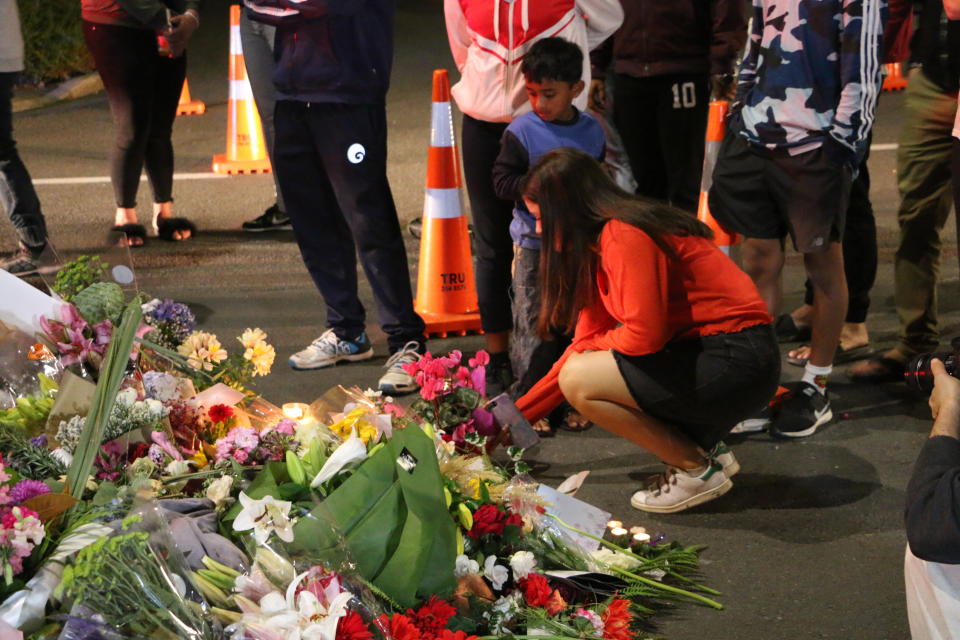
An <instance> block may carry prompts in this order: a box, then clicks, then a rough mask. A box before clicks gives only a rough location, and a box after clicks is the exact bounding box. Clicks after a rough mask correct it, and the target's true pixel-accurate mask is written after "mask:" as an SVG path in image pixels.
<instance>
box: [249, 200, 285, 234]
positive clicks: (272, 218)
mask: <svg viewBox="0 0 960 640" xmlns="http://www.w3.org/2000/svg"><path fill="white" fill-rule="evenodd" d="M291 229H293V225H292V224H290V216H288V215H287V214H286V213H284V212H283V211H281V210H280V207H278V206H277V205H276V204H275V203H274V204H272V205H270V206H269V207H267V210H266V211H264V212H263V215H261V216H260V217H258V218H254V219H253V220H247V221H246V222H244V223H243V230H244V231H252V232H254V233H257V232H260V231H290V230H291Z"/></svg>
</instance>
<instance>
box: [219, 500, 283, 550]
mask: <svg viewBox="0 0 960 640" xmlns="http://www.w3.org/2000/svg"><path fill="white" fill-rule="evenodd" d="M240 504H241V505H243V510H242V511H241V512H240V513H239V515H237V518H236V520H234V521H233V530H234V531H248V530H250V529H253V537H254V539H255V540H256V541H257V542H259V543H260V544H263V543H264V542H266V541H267V538H269V537H270V534H271V533H276V534H277V537H279V538H280V539H281V540H283V541H284V542H293V521H292V520H291V519H290V515H289V514H290V507H291V503H289V502H287V501H286V500H277V499H276V498H274V497H273V496H265V497H264V498H263V499H261V500H254V499H253V498H251V497H250V496H248V495H247V494H245V493H244V492H243V491H241V492H240Z"/></svg>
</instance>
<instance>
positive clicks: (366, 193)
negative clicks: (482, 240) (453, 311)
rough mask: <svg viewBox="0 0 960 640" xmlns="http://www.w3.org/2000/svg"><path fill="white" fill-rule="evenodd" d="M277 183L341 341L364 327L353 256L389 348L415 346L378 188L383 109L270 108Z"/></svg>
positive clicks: (392, 215) (386, 201)
mask: <svg viewBox="0 0 960 640" xmlns="http://www.w3.org/2000/svg"><path fill="white" fill-rule="evenodd" d="M273 122H274V128H275V132H276V133H275V135H276V149H275V154H276V162H277V178H278V179H279V182H280V189H281V190H282V191H283V199H284V201H285V202H286V205H287V214H288V215H289V216H290V221H291V222H292V223H293V231H294V234H295V235H296V237H297V244H299V245H300V253H301V254H302V255H303V261H304V263H305V264H306V266H307V270H308V271H309V272H310V275H311V276H312V277H313V281H314V282H315V283H316V285H317V288H318V289H319V290H320V293H321V294H323V299H324V302H326V306H327V325H328V326H329V327H331V328H332V329H333V330H334V332H335V333H336V334H337V336H339V337H340V338H342V339H346V340H354V339H356V337H357V336H358V335H360V333H361V332H362V331H363V330H364V327H365V320H366V312H365V311H364V308H363V305H362V304H361V303H360V298H359V297H358V295H357V253H358V252H359V255H360V264H361V265H362V266H363V270H364V272H365V273H366V275H367V280H368V281H369V282H370V287H371V288H372V289H373V298H374V301H375V303H376V305H377V314H378V316H379V319H380V326H381V327H382V328H383V331H384V333H386V334H387V341H388V343H389V345H390V350H391V351H397V350H399V349H401V348H402V347H403V346H404V345H405V344H406V343H407V342H408V341H410V340H414V341H416V342H418V343H420V344H421V345H422V344H424V343H425V342H426V339H425V338H424V334H423V332H424V324H423V320H422V319H421V318H420V316H418V315H417V314H416V312H414V310H413V294H412V293H411V289H410V271H409V268H408V267H407V252H406V249H405V248H404V246H403V236H402V235H401V232H400V223H399V221H398V220H397V209H396V207H395V206H394V203H393V195H392V193H391V192H390V184H389V182H388V181H387V120H386V113H385V110H384V106H383V105H359V104H332V103H330V104H327V103H307V102H296V101H292V100H280V101H278V102H277V105H276V110H275V112H274V120H273Z"/></svg>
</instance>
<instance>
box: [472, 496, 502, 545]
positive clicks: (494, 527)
mask: <svg viewBox="0 0 960 640" xmlns="http://www.w3.org/2000/svg"><path fill="white" fill-rule="evenodd" d="M505 525H506V522H505V518H504V514H503V512H502V511H500V509H498V508H497V506H496V505H492V504H485V505H483V506H481V507H480V508H479V509H477V510H476V511H474V512H473V528H472V529H470V531H469V532H467V535H469V536H470V537H471V538H479V537H480V536H482V535H484V534H487V533H492V534H493V535H495V536H498V535H500V534H501V533H503V527H504V526H505Z"/></svg>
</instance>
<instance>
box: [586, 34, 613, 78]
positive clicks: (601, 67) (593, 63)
mask: <svg viewBox="0 0 960 640" xmlns="http://www.w3.org/2000/svg"><path fill="white" fill-rule="evenodd" d="M613 38H614V37H613V36H610V37H609V38H607V39H606V40H604V41H603V44H601V45H600V46H599V47H597V48H596V49H594V50H593V51H591V52H590V75H591V77H592V78H593V79H594V80H603V78H605V77H606V75H607V69H608V68H609V67H610V61H611V60H612V59H613Z"/></svg>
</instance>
